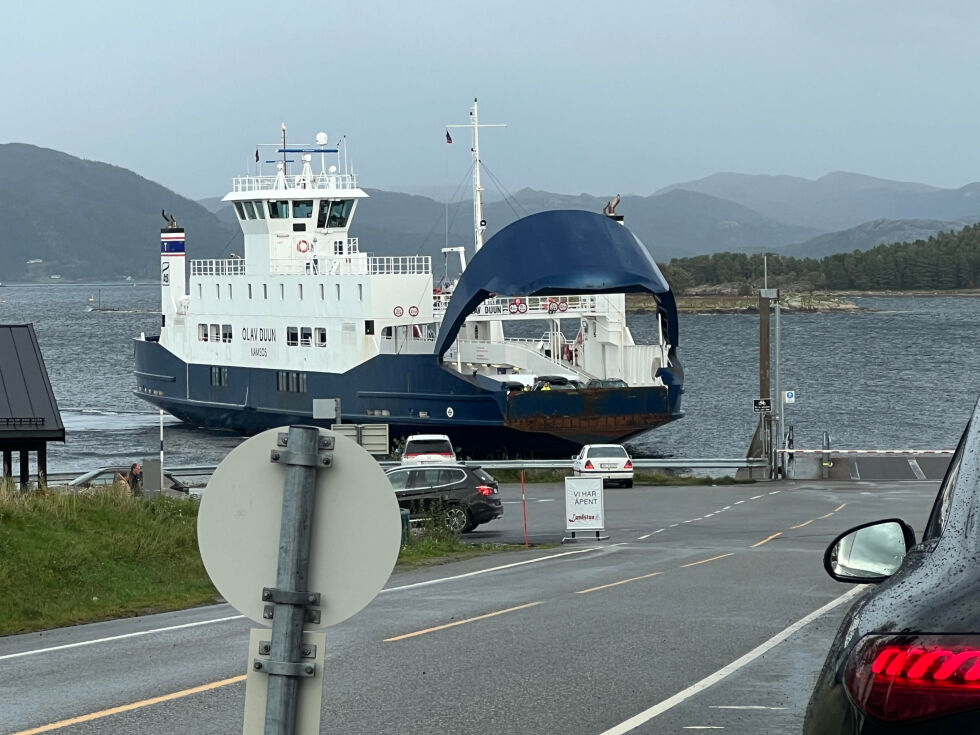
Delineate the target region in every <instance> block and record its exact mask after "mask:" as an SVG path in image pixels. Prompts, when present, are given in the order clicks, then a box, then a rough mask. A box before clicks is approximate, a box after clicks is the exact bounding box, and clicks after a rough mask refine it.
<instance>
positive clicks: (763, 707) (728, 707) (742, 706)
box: [708, 704, 788, 709]
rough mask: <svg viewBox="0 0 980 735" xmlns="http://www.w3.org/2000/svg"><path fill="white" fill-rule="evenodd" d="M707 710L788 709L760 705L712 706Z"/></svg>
mask: <svg viewBox="0 0 980 735" xmlns="http://www.w3.org/2000/svg"><path fill="white" fill-rule="evenodd" d="M708 709H788V708H787V707H766V706H764V705H761V704H712V705H709V706H708Z"/></svg>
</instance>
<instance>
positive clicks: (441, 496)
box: [387, 465, 504, 533]
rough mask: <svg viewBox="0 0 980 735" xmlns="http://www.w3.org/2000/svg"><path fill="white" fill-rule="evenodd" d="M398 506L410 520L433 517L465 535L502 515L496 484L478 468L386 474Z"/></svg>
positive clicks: (432, 468) (449, 467)
mask: <svg viewBox="0 0 980 735" xmlns="http://www.w3.org/2000/svg"><path fill="white" fill-rule="evenodd" d="M387 473H388V479H389V480H390V481H391V487H392V488H393V489H394V491H395V496H396V497H397V499H398V505H399V507H401V508H405V509H407V510H408V511H409V512H410V513H411V518H412V519H413V520H423V519H426V518H432V517H433V516H437V517H440V518H442V519H443V521H444V522H445V524H446V526H447V528H449V530H451V531H453V532H455V533H469V532H470V531H472V530H473V529H474V528H476V527H477V526H479V525H480V524H482V523H488V522H490V521H492V520H494V519H495V518H500V516H502V515H503V514H504V506H503V503H502V502H501V500H500V493H499V492H498V489H497V481H496V480H495V479H494V478H493V477H492V476H491V475H490V474H489V473H488V472H487V471H486V470H483V469H482V468H480V467H473V466H470V465H438V466H436V465H428V466H425V467H420V466H416V467H411V466H409V467H394V468H392V469H390V470H388V471H387Z"/></svg>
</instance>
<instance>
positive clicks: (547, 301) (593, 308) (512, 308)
mask: <svg viewBox="0 0 980 735" xmlns="http://www.w3.org/2000/svg"><path fill="white" fill-rule="evenodd" d="M450 298H451V294H444V293H443V294H435V295H434V296H433V302H432V307H433V308H434V309H435V310H436V311H445V309H446V308H447V307H448V306H449V300H450ZM608 311H609V300H608V299H606V298H605V297H603V296H602V295H601V294H600V295H597V296H596V295H569V296H518V297H514V298H511V297H506V296H501V297H497V298H492V299H487V300H486V301H484V302H483V303H481V304H480V305H479V306H477V307H476V309H475V310H474V311H473V314H474V315H476V316H496V315H514V316H517V315H521V314H535V315H537V316H540V315H542V314H551V315H553V316H558V317H561V316H571V315H576V316H578V315H581V314H604V313H606V312H608Z"/></svg>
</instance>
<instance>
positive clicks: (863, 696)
mask: <svg viewBox="0 0 980 735" xmlns="http://www.w3.org/2000/svg"><path fill="white" fill-rule="evenodd" d="M844 683H845V684H846V685H847V690H848V692H850V695H851V697H853V699H854V701H855V702H856V703H857V705H858V706H859V707H860V708H861V709H862V710H864V711H865V712H866V713H868V714H869V715H872V716H873V717H877V718H878V719H880V720H885V721H887V722H899V721H909V720H921V719H926V718H929V717H939V716H943V715H949V714H953V713H955V712H963V711H964V710H971V709H976V708H980V636H977V635H968V636H963V635H921V636H919V635H873V636H867V637H866V638H864V639H862V640H861V641H860V642H859V643H858V644H857V646H856V647H855V648H854V651H853V652H852V653H851V656H850V659H849V660H848V662H847V668H846V669H845V672H844Z"/></svg>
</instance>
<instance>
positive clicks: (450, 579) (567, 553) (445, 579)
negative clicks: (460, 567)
mask: <svg viewBox="0 0 980 735" xmlns="http://www.w3.org/2000/svg"><path fill="white" fill-rule="evenodd" d="M623 545H624V544H623V543H618V544H613V546H623ZM600 548H601V547H599V546H591V547H589V548H588V549H577V550H575V551H563V552H562V553H560V554H552V555H551V556H539V557H538V558H537V559H526V560H525V561H515V562H513V563H512V564H501V565H500V566H499V567H490V568H489V569H477V570H476V571H475V572H466V574H456V575H453V576H452V577H440V578H439V579H429V580H426V581H425V582H415V583H414V584H403V585H402V586H400V587H388V588H386V589H383V590H381V592H379V593H378V594H379V595H383V594H385V593H386V592H400V591H401V590H413V589H417V588H418V587H429V586H431V585H434V584H442V583H443V582H453V581H455V580H457V579H465V578H466V577H475V576H477V575H479V574H487V573H488V572H499V571H500V570H501V569H511V568H513V567H522V566H524V565H525V564H537V563H538V562H539V561H549V560H551V559H557V558H559V557H561V556H571V555H572V554H586V553H588V552H590V551H599V549H600Z"/></svg>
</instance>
